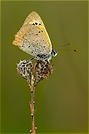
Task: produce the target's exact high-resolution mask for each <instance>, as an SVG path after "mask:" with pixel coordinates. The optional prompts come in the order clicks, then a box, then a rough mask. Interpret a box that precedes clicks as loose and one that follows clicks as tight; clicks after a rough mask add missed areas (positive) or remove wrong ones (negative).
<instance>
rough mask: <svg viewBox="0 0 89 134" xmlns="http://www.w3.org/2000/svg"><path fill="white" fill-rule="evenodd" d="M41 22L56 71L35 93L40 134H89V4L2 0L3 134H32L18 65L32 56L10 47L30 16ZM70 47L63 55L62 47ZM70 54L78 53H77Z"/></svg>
mask: <svg viewBox="0 0 89 134" xmlns="http://www.w3.org/2000/svg"><path fill="white" fill-rule="evenodd" d="M32 11H36V12H37V13H38V14H39V15H40V16H41V18H42V20H43V22H44V24H45V26H46V29H47V31H48V33H49V35H50V38H51V40H52V44H53V48H54V49H55V50H57V51H58V56H57V57H55V58H54V59H53V65H54V72H53V74H52V75H51V76H50V78H49V79H47V80H43V81H41V82H40V83H39V84H38V86H37V88H36V94H35V101H36V104H35V108H36V113H35V119H36V126H37V128H38V130H37V132H39V133H51V134H52V133H79V132H80V133H85V132H87V129H88V63H87V61H88V57H87V56H88V52H87V50H88V2H87V1H80V2H78V1H47V2H46V1H45V2H41V1H39V2H36V1H12V2H11V1H7V2H6V1H3V2H2V5H1V54H2V55H1V56H2V57H1V58H2V65H1V67H2V77H1V82H2V85H1V86H2V90H1V102H2V105H1V121H2V124H1V131H2V133H29V130H30V129H31V117H30V108H29V101H30V89H29V87H28V85H27V83H26V81H25V80H24V79H22V78H21V77H20V76H19V75H18V73H17V71H16V64H17V63H18V62H19V60H20V59H21V60H23V59H26V60H28V59H30V58H31V56H30V55H28V54H26V53H25V52H23V51H21V50H20V49H19V48H18V47H15V46H13V45H12V41H13V40H14V35H15V34H16V32H17V31H18V30H19V29H20V27H21V26H22V24H23V22H24V20H25V18H26V17H27V15H28V14H29V13H30V12H32ZM70 41H71V42H72V45H71V46H68V47H65V48H64V50H62V49H61V50H60V49H59V46H60V45H62V44H66V43H69V42H70ZM71 49H78V52H77V53H74V52H73V51H71Z"/></svg>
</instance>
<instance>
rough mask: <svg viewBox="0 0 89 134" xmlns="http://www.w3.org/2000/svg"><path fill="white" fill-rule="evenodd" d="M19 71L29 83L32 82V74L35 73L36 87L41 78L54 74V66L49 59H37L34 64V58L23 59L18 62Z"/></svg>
mask: <svg viewBox="0 0 89 134" xmlns="http://www.w3.org/2000/svg"><path fill="white" fill-rule="evenodd" d="M17 71H18V73H19V74H20V75H21V77H23V78H25V79H26V80H27V82H28V84H29V85H30V84H31V79H32V75H34V78H35V84H34V87H36V85H37V84H38V83H39V82H40V81H41V80H43V79H47V78H48V77H49V76H50V75H51V74H52V72H53V66H52V63H51V62H50V63H49V62H48V61H40V60H37V61H36V63H35V64H34V65H33V63H32V60H29V61H26V60H23V61H20V62H19V64H17ZM32 92H33V90H32Z"/></svg>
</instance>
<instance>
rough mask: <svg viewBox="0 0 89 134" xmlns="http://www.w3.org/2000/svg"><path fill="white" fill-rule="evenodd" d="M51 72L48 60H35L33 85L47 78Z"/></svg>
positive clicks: (50, 64)
mask: <svg viewBox="0 0 89 134" xmlns="http://www.w3.org/2000/svg"><path fill="white" fill-rule="evenodd" d="M52 72H53V67H52V63H49V62H48V61H37V64H36V80H35V86H36V85H37V84H38V83H39V82H40V81H41V80H43V79H45V78H46V79H47V78H48V77H49V76H50V75H51V74H52Z"/></svg>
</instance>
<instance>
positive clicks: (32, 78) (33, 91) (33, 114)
mask: <svg viewBox="0 0 89 134" xmlns="http://www.w3.org/2000/svg"><path fill="white" fill-rule="evenodd" d="M34 85H35V65H34V68H33V74H32V76H31V84H30V89H31V102H30V109H31V118H32V130H31V131H30V133H31V134H36V127H35V109H34V107H35V106H34V104H35V101H34V96H35V86H34Z"/></svg>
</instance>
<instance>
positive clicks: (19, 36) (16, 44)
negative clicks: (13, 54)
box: [13, 28, 30, 46]
mask: <svg viewBox="0 0 89 134" xmlns="http://www.w3.org/2000/svg"><path fill="white" fill-rule="evenodd" d="M29 30H30V28H26V29H25V30H24V31H21V32H20V33H19V34H17V35H15V37H16V39H17V41H14V42H13V44H14V45H15V46H18V45H19V43H20V42H21V40H22V37H23V36H24V34H26V33H27V32H28V31H29Z"/></svg>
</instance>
